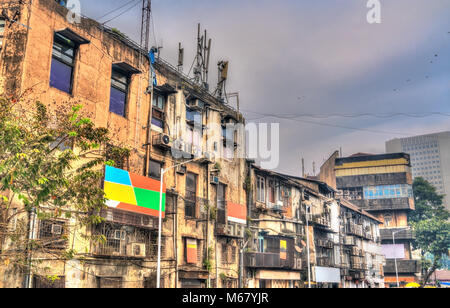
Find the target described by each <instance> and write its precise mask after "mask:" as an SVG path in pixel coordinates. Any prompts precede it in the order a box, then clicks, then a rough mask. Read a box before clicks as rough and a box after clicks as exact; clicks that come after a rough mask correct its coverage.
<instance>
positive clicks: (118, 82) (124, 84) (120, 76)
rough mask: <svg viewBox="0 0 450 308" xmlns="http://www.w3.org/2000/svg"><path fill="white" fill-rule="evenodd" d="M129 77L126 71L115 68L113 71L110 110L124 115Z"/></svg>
mask: <svg viewBox="0 0 450 308" xmlns="http://www.w3.org/2000/svg"><path fill="white" fill-rule="evenodd" d="M128 83H129V77H128V74H126V73H125V72H123V71H121V70H119V69H117V68H114V67H113V69H112V73H111V98H110V102H109V111H111V112H114V113H115V114H118V115H120V116H122V117H125V115H126V102H127V96H128Z"/></svg>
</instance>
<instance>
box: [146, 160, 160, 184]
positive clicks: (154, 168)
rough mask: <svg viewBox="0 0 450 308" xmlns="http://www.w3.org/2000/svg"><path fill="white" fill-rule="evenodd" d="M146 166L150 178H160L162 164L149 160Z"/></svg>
mask: <svg viewBox="0 0 450 308" xmlns="http://www.w3.org/2000/svg"><path fill="white" fill-rule="evenodd" d="M148 168H149V171H148V176H149V177H150V178H153V179H156V180H161V168H162V164H161V163H160V162H159V161H155V160H150V162H149V165H148Z"/></svg>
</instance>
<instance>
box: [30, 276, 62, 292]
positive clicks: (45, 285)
mask: <svg viewBox="0 0 450 308" xmlns="http://www.w3.org/2000/svg"><path fill="white" fill-rule="evenodd" d="M65 285H66V279H65V277H64V276H57V277H56V279H54V280H53V279H52V280H51V279H48V278H47V277H44V276H39V275H34V276H33V288H35V289H64V288H65Z"/></svg>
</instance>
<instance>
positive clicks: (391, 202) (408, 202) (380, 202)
mask: <svg viewBox="0 0 450 308" xmlns="http://www.w3.org/2000/svg"><path fill="white" fill-rule="evenodd" d="M352 203H353V204H355V205H357V206H358V207H360V208H362V209H364V210H367V211H385V210H414V201H413V200H412V199H410V198H390V199H364V200H352Z"/></svg>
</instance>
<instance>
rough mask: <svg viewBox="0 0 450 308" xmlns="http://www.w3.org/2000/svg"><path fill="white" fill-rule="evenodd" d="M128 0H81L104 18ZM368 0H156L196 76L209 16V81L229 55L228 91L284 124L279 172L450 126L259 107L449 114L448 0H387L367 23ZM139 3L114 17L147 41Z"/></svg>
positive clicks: (173, 43)
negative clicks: (378, 17) (377, 19)
mask: <svg viewBox="0 0 450 308" xmlns="http://www.w3.org/2000/svg"><path fill="white" fill-rule="evenodd" d="M125 2H126V0H108V1H106V0H103V1H95V2H94V1H87V0H84V1H83V0H82V1H81V4H82V13H83V14H84V15H87V16H89V17H92V18H94V19H96V18H98V17H100V16H102V15H103V14H104V13H106V12H108V11H110V10H111V9H114V8H116V7H118V6H120V5H121V4H124V3H125ZM366 3H367V1H366V0H327V1H311V0H303V1H300V0H295V1H294V0H277V1H273V0H272V1H268V0H239V1H238V0H227V1H218V0H217V1H216V0H153V1H152V5H153V17H154V25H155V27H154V31H155V35H152V37H151V41H152V44H156V43H157V44H158V45H160V44H162V45H163V47H164V49H163V50H162V54H161V56H162V57H163V58H165V59H166V60H168V61H169V62H171V63H174V64H176V61H177V50H178V42H181V43H182V44H183V46H184V48H185V72H186V73H187V71H188V70H189V67H190V65H191V63H192V60H193V58H194V55H195V40H196V31H197V23H198V22H200V23H201V24H202V28H203V29H204V28H206V29H207V30H208V33H209V35H210V37H211V38H212V39H213V47H212V61H211V68H212V72H211V74H210V84H211V87H214V84H215V83H216V81H217V76H216V75H217V73H216V72H217V70H216V65H215V64H216V63H217V61H218V60H221V59H225V60H229V61H230V71H229V81H228V85H227V92H235V91H239V92H240V97H241V108H242V109H243V113H244V114H245V116H246V118H247V119H248V120H247V121H250V120H252V119H257V120H255V121H256V122H279V123H280V132H281V134H280V135H281V136H280V145H281V150H280V154H281V160H280V166H279V168H278V171H281V172H286V173H289V174H297V175H300V170H301V165H300V161H301V157H304V158H305V161H306V170H307V172H312V162H313V161H315V162H316V166H317V170H318V167H319V166H320V165H321V163H322V162H323V160H324V159H325V158H327V157H328V156H329V155H330V154H331V153H332V152H333V151H334V150H338V149H339V148H340V147H342V149H343V153H344V155H350V154H353V153H355V152H370V153H382V152H384V142H385V141H386V140H389V139H392V138H395V137H402V136H407V135H414V134H424V133H432V132H437V131H443V130H449V129H450V125H449V124H450V117H443V116H433V117H426V118H419V119H417V118H407V117H395V118H387V119H380V118H374V117H359V118H334V117H333V118H328V119H313V118H298V119H297V120H295V121H294V120H285V119H276V118H263V119H258V118H261V115H258V114H255V113H252V111H253V112H258V113H264V114H274V113H277V114H298V113H314V114H330V113H346V114H355V113H356V114H357V113H367V112H370V113H395V112H410V113H422V112H446V113H450V18H449V16H450V1H448V0H428V1H423V0H390V1H386V0H385V1H383V0H382V1H381V4H382V23H381V24H368V23H367V21H366V14H367V12H368V8H366ZM140 9H141V8H140V5H138V6H137V7H135V8H134V9H133V10H131V11H130V12H128V13H126V14H124V15H123V16H121V17H120V18H117V19H116V20H114V21H112V22H111V23H109V24H108V25H110V26H114V27H117V28H119V29H120V30H121V31H122V32H125V33H126V34H127V35H129V36H130V37H131V38H133V39H134V40H136V41H138V38H139V37H140V34H139V31H140V16H141V13H140ZM119 12H120V11H119ZM115 14H117V13H115ZM113 16H114V14H112V15H111V17H113ZM107 19H108V18H107V17H106V18H104V19H102V21H105V20H107ZM155 36H156V38H155ZM303 120H305V121H309V122H317V123H322V124H325V125H331V126H323V125H317V124H313V123H305V122H301V121H303ZM336 126H341V127H336ZM342 126H344V127H351V128H355V129H362V130H355V129H349V128H343V127H342ZM375 131H376V132H375Z"/></svg>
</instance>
